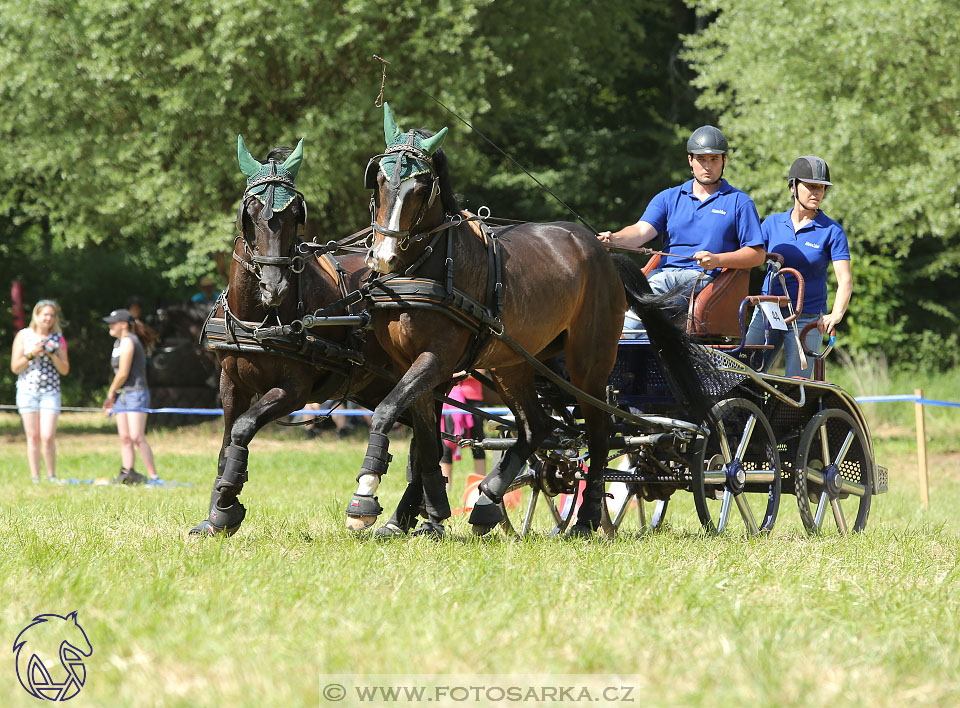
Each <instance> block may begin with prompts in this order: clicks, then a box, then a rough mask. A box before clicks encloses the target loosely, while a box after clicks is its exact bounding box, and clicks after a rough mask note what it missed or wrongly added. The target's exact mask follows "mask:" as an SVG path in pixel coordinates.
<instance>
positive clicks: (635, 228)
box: [597, 221, 657, 248]
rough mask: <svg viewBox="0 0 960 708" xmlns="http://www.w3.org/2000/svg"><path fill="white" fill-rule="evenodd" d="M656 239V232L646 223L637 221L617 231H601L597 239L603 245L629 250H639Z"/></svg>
mask: <svg viewBox="0 0 960 708" xmlns="http://www.w3.org/2000/svg"><path fill="white" fill-rule="evenodd" d="M656 237H657V230H656V229H655V228H653V226H651V225H650V224H648V223H647V222H646V221H638V222H637V223H635V224H630V225H629V226H624V227H623V228H622V229H620V230H619V231H614V232H612V233H611V232H610V231H601V232H600V233H599V234H597V238H598V239H600V240H601V241H603V242H604V243H609V244H613V245H614V246H627V247H630V248H639V247H640V246H642V245H643V244H645V243H648V242H650V241H652V240H653V239H655V238H656Z"/></svg>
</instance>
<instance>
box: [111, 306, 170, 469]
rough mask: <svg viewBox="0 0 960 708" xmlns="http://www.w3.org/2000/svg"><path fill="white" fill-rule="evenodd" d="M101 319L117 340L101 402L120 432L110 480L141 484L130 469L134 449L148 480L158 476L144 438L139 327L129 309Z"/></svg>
mask: <svg viewBox="0 0 960 708" xmlns="http://www.w3.org/2000/svg"><path fill="white" fill-rule="evenodd" d="M103 321H104V322H106V323H107V324H108V325H110V336H111V337H114V338H116V340H117V341H116V342H115V343H114V345H113V353H112V354H111V356H110V364H111V366H112V367H113V372H114V376H113V381H112V382H111V383H110V390H109V391H108V392H107V398H106V400H105V401H104V402H103V410H104V411H105V412H106V413H107V414H113V415H114V416H115V417H116V420H117V432H118V433H119V435H120V460H121V467H120V474H118V475H117V476H116V478H114V480H113V481H114V483H116V484H143V483H144V482H146V481H147V478H146V477H144V476H143V475H142V474H140V473H139V472H137V471H136V470H135V469H134V468H133V464H134V460H135V455H136V451H137V450H139V451H140V458H141V459H142V460H143V464H144V466H145V467H146V468H147V474H148V475H149V476H150V480H151V481H153V480H156V479H157V470H156V467H155V466H154V463H153V450H151V449H150V443H149V442H147V438H146V428H147V410H146V409H148V408H149V407H150V389H149V388H147V358H146V355H145V354H144V351H143V344H141V342H140V337H139V336H138V335H139V326H138V325H137V323H136V321H135V320H134V318H133V315H131V314H130V311H129V310H114V311H113V312H111V313H110V314H109V315H107V316H106V317H104V318H103Z"/></svg>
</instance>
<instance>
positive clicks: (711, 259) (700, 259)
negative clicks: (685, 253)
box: [693, 251, 720, 270]
mask: <svg viewBox="0 0 960 708" xmlns="http://www.w3.org/2000/svg"><path fill="white" fill-rule="evenodd" d="M693 257H694V258H695V259H696V261H697V265H698V266H700V267H701V268H703V269H704V270H713V269H714V268H719V267H720V260H719V259H718V258H717V254H716V253H710V251H697V252H696V253H694V254H693Z"/></svg>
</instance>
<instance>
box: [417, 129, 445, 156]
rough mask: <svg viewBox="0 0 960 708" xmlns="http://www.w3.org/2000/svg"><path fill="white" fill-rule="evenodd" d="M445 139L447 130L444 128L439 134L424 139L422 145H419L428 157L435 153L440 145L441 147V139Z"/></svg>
mask: <svg viewBox="0 0 960 708" xmlns="http://www.w3.org/2000/svg"><path fill="white" fill-rule="evenodd" d="M445 137H447V129H446V128H444V129H443V130H441V131H440V132H439V133H437V134H436V135H433V136H431V137H429V138H424V140H423V143H421V147H422V148H423V149H424V150H425V151H426V152H427V153H429V154H430V155H432V154H433V153H435V152H436V151H437V149H438V148H439V147H440V146H441V145H443V139H444V138H445Z"/></svg>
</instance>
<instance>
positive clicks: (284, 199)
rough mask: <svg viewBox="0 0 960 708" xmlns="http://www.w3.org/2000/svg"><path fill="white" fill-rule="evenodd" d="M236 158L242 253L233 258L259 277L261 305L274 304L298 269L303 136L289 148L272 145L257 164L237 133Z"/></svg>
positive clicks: (302, 220)
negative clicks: (241, 178)
mask: <svg viewBox="0 0 960 708" xmlns="http://www.w3.org/2000/svg"><path fill="white" fill-rule="evenodd" d="M237 160H238V161H239V163H240V170H241V171H242V172H243V174H245V175H246V176H247V187H246V189H245V190H244V192H243V199H241V201H240V208H239V211H238V213H237V231H238V232H239V236H238V237H237V240H238V241H241V242H242V244H243V251H244V252H243V253H241V254H239V255H238V254H237V253H236V251H235V252H234V258H235V259H237V260H238V261H240V263H241V264H242V265H243V266H244V268H246V269H247V270H248V271H249V272H251V273H252V274H253V275H254V276H255V277H256V278H257V279H258V280H259V293H260V302H261V303H262V304H263V306H264V307H278V306H279V305H280V304H282V303H283V299H284V296H285V295H286V294H287V291H288V290H289V289H290V280H291V276H292V274H293V273H299V272H301V271H302V270H303V263H304V259H303V256H302V255H301V253H300V252H299V251H298V250H297V247H298V246H299V244H300V242H301V240H302V239H301V237H302V234H303V232H304V228H305V225H306V221H307V203H306V200H305V199H304V198H303V194H301V193H300V191H299V190H298V189H297V186H296V184H295V183H294V180H295V179H296V177H297V173H298V172H299V171H300V163H301V162H302V161H303V139H302V138H301V139H300V142H299V143H297V147H296V148H295V149H293V150H290V148H274V149H273V150H271V151H270V153H269V154H268V155H267V160H266V162H260V161H259V160H256V159H255V158H254V157H253V156H252V155H251V154H250V151H249V150H247V146H246V145H245V144H244V142H243V136H240V135H238V136H237ZM281 160H282V162H281Z"/></svg>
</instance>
